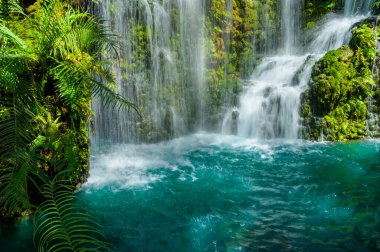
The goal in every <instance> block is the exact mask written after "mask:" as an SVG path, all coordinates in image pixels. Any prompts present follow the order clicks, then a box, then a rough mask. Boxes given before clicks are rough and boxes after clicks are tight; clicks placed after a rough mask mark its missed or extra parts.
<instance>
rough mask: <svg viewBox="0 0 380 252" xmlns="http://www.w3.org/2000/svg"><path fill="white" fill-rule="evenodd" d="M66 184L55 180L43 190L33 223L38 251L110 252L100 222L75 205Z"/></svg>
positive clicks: (69, 188) (69, 187) (48, 183)
mask: <svg viewBox="0 0 380 252" xmlns="http://www.w3.org/2000/svg"><path fill="white" fill-rule="evenodd" d="M67 183H69V181H67V182H66V183H65V182H64V181H59V180H57V179H55V180H53V181H51V182H47V183H46V184H45V185H44V187H43V194H44V196H45V200H44V202H43V204H42V205H41V206H40V208H39V209H38V211H37V214H36V215H35V221H34V225H35V231H34V241H35V244H36V246H37V247H38V251H41V252H42V251H111V248H112V246H111V244H109V243H107V242H106V236H105V235H104V233H103V232H102V231H101V225H100V224H99V221H98V219H97V218H96V216H95V215H93V214H92V213H89V212H88V211H87V210H86V209H85V208H82V207H81V206H79V205H78V204H76V202H75V199H76V197H75V195H73V193H72V191H73V188H72V187H71V186H68V185H67Z"/></svg>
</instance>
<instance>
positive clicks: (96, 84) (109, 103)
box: [92, 79, 141, 116]
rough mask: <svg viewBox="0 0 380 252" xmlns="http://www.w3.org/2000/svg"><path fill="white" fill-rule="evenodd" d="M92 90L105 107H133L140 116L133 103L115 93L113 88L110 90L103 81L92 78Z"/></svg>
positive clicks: (128, 108) (127, 108)
mask: <svg viewBox="0 0 380 252" xmlns="http://www.w3.org/2000/svg"><path fill="white" fill-rule="evenodd" d="M92 90H93V94H94V95H95V96H99V97H100V98H101V101H102V102H103V105H105V106H106V107H111V108H112V109H118V110H120V109H126V110H130V109H133V110H134V111H136V113H137V114H138V115H139V116H141V114H140V112H139V110H138V108H137V106H136V105H135V104H134V103H132V102H129V101H128V100H126V99H125V98H124V97H123V96H122V95H120V94H118V93H116V92H115V91H114V90H112V89H111V88H110V87H109V86H107V85H105V84H104V83H102V82H100V81H97V80H95V79H94V80H93V81H92Z"/></svg>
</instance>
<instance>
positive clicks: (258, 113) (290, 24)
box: [222, 0, 373, 139]
mask: <svg viewBox="0 0 380 252" xmlns="http://www.w3.org/2000/svg"><path fill="white" fill-rule="evenodd" d="M372 2H373V1H372V0H367V1H359V0H358V1H355V0H346V1H345V9H344V13H343V14H341V15H332V16H330V17H329V18H328V19H326V20H324V21H322V22H321V23H319V24H317V25H316V28H315V30H314V31H313V37H312V39H311V40H310V42H309V43H308V44H307V45H306V46H301V37H302V34H301V28H300V21H299V20H300V15H301V13H302V9H301V8H299V7H300V6H303V1H301V0H296V1H291V0H282V13H281V14H282V32H283V34H282V37H283V43H282V45H281V48H279V50H278V52H279V53H278V55H276V56H268V57H265V58H263V59H262V61H261V63H260V64H258V66H257V67H256V68H255V69H254V71H253V74H252V77H251V79H250V80H249V83H248V85H247V86H246V87H245V90H244V91H243V93H242V95H241V97H240V104H239V107H238V108H234V109H232V110H231V111H228V112H227V114H226V115H225V118H224V120H223V126H222V132H223V133H225V134H231V133H237V134H238V135H239V136H242V137H253V138H260V139H272V138H286V139H296V138H298V137H299V130H300V116H299V107H300V95H301V93H302V92H304V91H305V90H306V89H307V87H308V82H309V80H310V77H311V72H312V67H313V65H314V64H315V62H316V61H317V60H318V59H320V58H321V57H323V55H324V54H325V53H326V52H327V51H328V50H333V49H337V48H339V47H340V46H341V45H343V44H345V43H347V42H348V41H349V38H350V35H351V29H352V26H353V25H354V24H355V23H357V22H359V21H360V20H362V19H363V18H365V17H366V16H367V15H368V14H369V13H368V11H369V6H370V5H371V3H372ZM234 131H235V132H234ZM236 131H237V132H236Z"/></svg>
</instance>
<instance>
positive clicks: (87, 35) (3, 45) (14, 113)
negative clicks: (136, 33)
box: [0, 0, 135, 251]
mask: <svg viewBox="0 0 380 252" xmlns="http://www.w3.org/2000/svg"><path fill="white" fill-rule="evenodd" d="M78 8H79V7H75V6H73V5H71V4H70V3H69V2H66V1H58V0H46V1H45V0H38V1H37V2H35V3H34V4H33V5H31V6H29V7H28V8H26V9H25V8H22V7H20V5H19V3H18V2H17V1H16V0H8V1H3V0H1V1H0V206H1V207H0V216H3V217H8V218H9V217H13V216H17V215H20V214H22V213H23V214H25V213H28V212H32V211H35V210H36V209H38V210H39V211H38V214H37V215H36V218H37V221H36V224H37V226H36V228H37V230H36V237H39V238H40V239H39V240H38V241H39V242H38V243H39V245H38V247H39V250H40V251H47V250H51V249H53V250H54V251H59V250H64V249H68V248H71V249H72V250H75V251H83V250H86V249H84V248H86V247H89V246H90V247H91V248H93V250H91V251H98V250H104V249H105V248H107V246H105V245H104V243H103V242H98V241H101V240H102V239H98V238H99V235H100V238H102V237H104V236H102V235H101V232H98V231H97V230H99V227H98V226H96V225H95V226H89V225H88V224H89V223H96V222H93V219H92V217H91V216H90V215H88V214H87V213H86V212H83V211H77V209H78V208H77V207H74V205H75V204H74V203H75V200H74V196H73V194H72V192H73V188H74V187H73V186H75V185H76V184H78V183H82V182H83V181H84V180H85V179H86V177H87V176H88V159H89V148H88V147H89V140H88V134H89V128H90V126H91V117H92V110H91V98H92V97H93V95H98V96H100V97H102V101H103V102H105V103H106V105H109V106H112V107H115V108H119V109H120V108H127V109H130V108H132V109H135V107H134V105H133V104H131V103H129V102H128V101H126V100H125V99H124V98H123V97H122V96H120V95H118V94H117V93H115V89H114V86H115V85H114V83H113V76H112V73H111V70H110V68H109V66H108V63H107V62H105V61H101V60H100V59H101V55H102V54H103V53H104V52H109V53H111V55H112V52H114V51H115V50H114V48H115V46H116V43H115V39H114V38H115V36H113V35H112V34H111V33H110V31H109V29H108V28H107V27H106V26H105V25H104V24H103V22H102V20H99V19H97V18H95V17H93V16H91V15H90V14H88V13H87V12H84V11H79V9H78ZM115 57H117V55H115ZM62 171H64V172H62ZM63 181H64V182H63ZM62 216H63V217H62ZM57 218H58V219H57ZM69 226H70V227H69ZM52 233H54V235H53V234H52ZM91 234H96V235H95V236H91ZM90 237H94V238H90ZM84 241H85V242H84Z"/></svg>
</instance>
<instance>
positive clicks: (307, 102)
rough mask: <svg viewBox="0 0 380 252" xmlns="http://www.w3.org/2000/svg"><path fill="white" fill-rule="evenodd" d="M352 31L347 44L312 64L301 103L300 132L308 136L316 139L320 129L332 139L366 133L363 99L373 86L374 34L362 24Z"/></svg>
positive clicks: (370, 92) (326, 137) (365, 106)
mask: <svg viewBox="0 0 380 252" xmlns="http://www.w3.org/2000/svg"><path fill="white" fill-rule="evenodd" d="M352 35H353V36H352V39H351V41H350V43H349V46H348V45H345V46H342V47H341V48H339V49H337V50H333V51H329V52H328V53H327V54H326V55H325V56H324V57H323V58H322V59H321V60H319V61H318V62H317V63H316V64H315V66H314V68H313V73H312V80H311V83H310V90H309V91H308V92H307V93H305V94H303V99H302V100H303V102H302V106H301V116H302V117H303V119H304V120H303V123H304V125H305V132H304V133H305V136H307V137H308V138H310V139H313V140H317V139H318V138H319V137H320V135H321V133H323V135H324V136H325V139H327V140H333V141H335V140H344V139H358V138H363V137H364V136H366V131H365V125H366V124H365V120H366V116H367V105H366V101H367V98H368V97H369V96H371V95H372V88H373V87H374V86H375V82H374V79H373V76H372V71H371V69H372V63H373V60H374V58H375V55H376V40H375V39H376V36H375V33H374V31H373V30H372V29H371V28H369V27H368V26H367V25H365V24H364V25H361V26H359V27H358V28H357V29H355V30H354V31H353V32H352Z"/></svg>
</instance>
